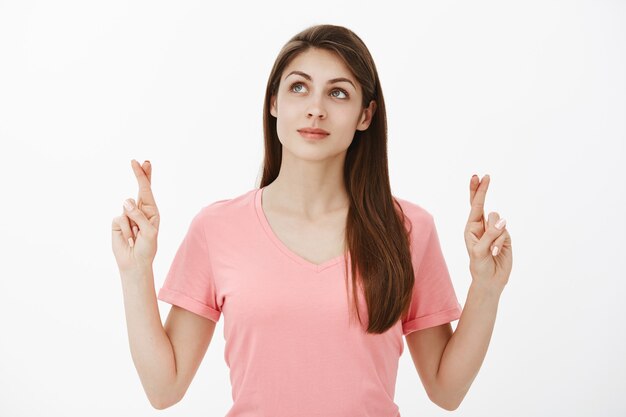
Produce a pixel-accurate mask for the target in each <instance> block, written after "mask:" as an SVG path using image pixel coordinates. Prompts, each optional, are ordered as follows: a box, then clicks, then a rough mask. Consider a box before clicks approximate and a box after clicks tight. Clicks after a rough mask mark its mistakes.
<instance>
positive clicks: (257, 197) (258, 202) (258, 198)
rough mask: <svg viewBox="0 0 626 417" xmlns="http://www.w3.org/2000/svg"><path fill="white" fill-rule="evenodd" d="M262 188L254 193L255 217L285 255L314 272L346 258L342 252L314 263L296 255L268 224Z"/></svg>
mask: <svg viewBox="0 0 626 417" xmlns="http://www.w3.org/2000/svg"><path fill="white" fill-rule="evenodd" d="M264 188H265V187H261V188H259V189H257V190H256V192H255V194H254V206H255V209H256V213H257V217H258V218H259V222H260V223H261V226H262V227H263V230H265V234H266V235H267V236H268V237H269V239H270V240H271V241H272V242H273V243H274V244H275V245H276V246H277V247H278V249H280V250H281V251H282V252H283V253H284V254H285V255H287V256H288V257H289V258H291V259H292V260H294V261H296V262H297V263H298V264H300V265H302V266H304V267H305V268H308V269H310V270H313V271H315V272H321V271H323V270H325V269H327V268H330V267H331V266H333V265H336V264H338V263H339V262H341V261H343V260H344V259H345V258H346V255H345V254H344V255H339V256H337V257H335V258H332V259H329V260H327V261H325V262H322V263H321V264H315V263H313V262H310V261H308V260H306V259H304V258H303V257H302V256H300V255H298V254H297V253H295V252H293V251H292V250H291V249H289V248H288V247H287V245H285V244H284V243H283V241H282V240H280V239H279V238H278V236H277V235H276V233H274V231H273V230H272V227H271V226H270V223H269V221H268V220H267V217H266V216H265V212H264V211H263V204H262V197H263V189H264ZM349 256H350V255H349V254H348V257H349Z"/></svg>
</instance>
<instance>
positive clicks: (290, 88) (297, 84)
mask: <svg viewBox="0 0 626 417" xmlns="http://www.w3.org/2000/svg"><path fill="white" fill-rule="evenodd" d="M297 86H304V83H301V82H299V81H298V82H295V83H293V84H291V86H290V87H289V91H293V92H296V93H297V92H299V91H294V87H297ZM336 91H338V92H340V93H342V94H344V95H345V98H342V97H338V96H333V97H335V98H341V99H342V100H346V99H347V98H348V97H350V94H348V92H347V91H345V90H343V89H341V88H335V89H333V91H332V92H333V93H334V92H336Z"/></svg>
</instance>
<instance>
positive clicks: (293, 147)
mask: <svg viewBox="0 0 626 417" xmlns="http://www.w3.org/2000/svg"><path fill="white" fill-rule="evenodd" d="M337 78H342V79H345V80H340V81H334V82H333V81H331V80H333V79H337ZM361 101H362V90H361V86H360V85H359V84H358V82H357V81H356V78H355V77H354V76H353V75H352V74H351V72H350V70H349V69H348V67H347V66H346V65H345V64H344V63H343V61H342V60H341V59H340V58H339V57H338V56H337V55H335V53H333V52H330V51H327V50H324V49H319V48H312V49H309V50H307V51H305V52H302V53H300V54H299V55H298V56H296V57H295V58H294V59H293V60H292V61H291V63H290V64H289V65H288V66H287V67H286V68H285V70H284V71H283V73H282V74H281V78H280V85H279V87H278V92H277V94H276V95H274V96H272V98H271V106H270V113H271V115H272V116H274V117H276V119H277V120H276V129H277V133H278V138H279V140H280V142H281V143H282V145H283V147H285V148H287V150H289V151H290V152H292V153H293V154H296V155H298V156H299V157H301V158H303V159H315V160H319V159H324V158H326V157H330V156H335V155H337V154H340V153H341V152H345V151H346V150H347V149H348V147H349V146H350V144H351V143H352V139H353V138H354V133H355V130H366V129H367V128H368V126H369V125H370V123H371V120H372V115H373V113H374V111H375V109H376V103H375V102H374V101H373V100H372V101H371V102H370V105H369V106H368V107H367V108H365V109H364V108H362V107H361ZM303 128H320V129H324V130H326V131H327V132H329V135H327V136H326V137H325V138H323V139H311V138H306V137H304V136H302V135H301V134H300V132H298V130H299V129H303Z"/></svg>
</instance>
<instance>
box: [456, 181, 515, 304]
mask: <svg viewBox="0 0 626 417" xmlns="http://www.w3.org/2000/svg"><path fill="white" fill-rule="evenodd" d="M490 181H491V177H489V175H485V176H484V177H483V179H482V180H481V181H479V180H478V177H477V176H476V175H474V176H473V177H472V179H471V180H470V205H471V210H470V215H469V218H468V220H467V225H466V227H465V245H466V246H467V253H468V255H469V257H470V273H471V274H472V280H473V282H474V283H476V284H478V285H480V286H482V287H485V288H488V289H489V290H493V291H496V292H498V293H501V292H502V290H503V289H504V286H505V285H506V284H507V282H508V280H509V276H510V275H511V269H512V267H513V250H512V247H511V236H510V235H509V232H508V230H507V229H506V220H505V219H504V218H502V219H500V215H499V214H498V213H497V212H490V213H489V217H488V219H487V224H485V216H484V211H483V210H484V207H485V197H486V195H487V189H488V188H489V183H490Z"/></svg>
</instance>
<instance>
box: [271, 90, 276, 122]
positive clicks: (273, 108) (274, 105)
mask: <svg viewBox="0 0 626 417" xmlns="http://www.w3.org/2000/svg"><path fill="white" fill-rule="evenodd" d="M276 99H277V97H276V95H275V94H274V95H273V96H271V97H270V114H271V115H272V116H274V117H276V118H278V106H276Z"/></svg>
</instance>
